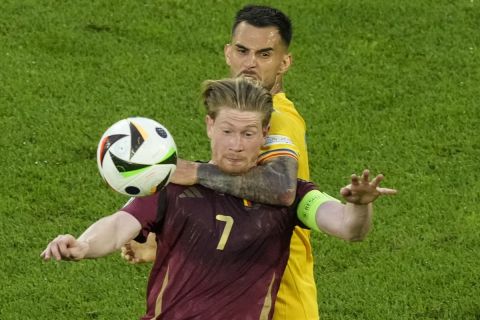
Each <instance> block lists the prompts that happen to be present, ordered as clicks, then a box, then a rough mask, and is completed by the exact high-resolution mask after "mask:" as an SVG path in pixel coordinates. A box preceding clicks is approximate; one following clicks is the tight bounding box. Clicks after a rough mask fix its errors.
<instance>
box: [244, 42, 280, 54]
mask: <svg viewBox="0 0 480 320" xmlns="http://www.w3.org/2000/svg"><path fill="white" fill-rule="evenodd" d="M235 47H237V48H239V49H244V50H250V49H249V48H247V47H245V46H244V45H241V44H239V43H235ZM268 51H273V48H272V47H267V48H262V49H260V50H257V52H258V53H262V52H268Z"/></svg>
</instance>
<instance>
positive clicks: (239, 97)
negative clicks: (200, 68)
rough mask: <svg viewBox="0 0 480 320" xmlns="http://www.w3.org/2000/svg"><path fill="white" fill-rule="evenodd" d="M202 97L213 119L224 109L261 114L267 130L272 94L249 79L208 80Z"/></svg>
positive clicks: (271, 108)
mask: <svg viewBox="0 0 480 320" xmlns="http://www.w3.org/2000/svg"><path fill="white" fill-rule="evenodd" d="M202 97H203V104H204V105H205V109H206V111H207V114H208V115H209V116H210V117H211V118H212V119H215V118H216V116H217V114H218V112H219V111H220V109H222V108H231V109H235V110H239V111H254V112H260V113H261V114H262V115H263V119H262V126H263V127H264V128H265V127H267V126H268V123H269V122H270V117H271V115H272V112H273V102H272V95H271V94H270V92H268V90H266V89H265V88H263V87H262V86H261V85H260V83H259V82H257V81H253V80H251V79H249V78H244V77H238V78H232V79H222V80H207V81H205V82H204V83H203V93H202Z"/></svg>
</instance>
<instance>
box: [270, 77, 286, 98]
mask: <svg viewBox="0 0 480 320" xmlns="http://www.w3.org/2000/svg"><path fill="white" fill-rule="evenodd" d="M280 92H283V81H282V79H281V78H279V79H277V81H275V84H274V85H273V87H272V89H270V93H271V94H272V96H273V95H275V94H277V93H280Z"/></svg>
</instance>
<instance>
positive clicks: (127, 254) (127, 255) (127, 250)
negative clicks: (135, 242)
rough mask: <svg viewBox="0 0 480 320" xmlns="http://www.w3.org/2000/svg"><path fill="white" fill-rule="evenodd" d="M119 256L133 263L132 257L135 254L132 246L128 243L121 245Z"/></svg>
mask: <svg viewBox="0 0 480 320" xmlns="http://www.w3.org/2000/svg"><path fill="white" fill-rule="evenodd" d="M121 256H122V258H123V259H124V260H126V261H127V262H129V263H135V258H134V257H135V255H134V252H133V251H132V247H131V246H130V244H129V243H127V244H125V245H124V246H122V252H121Z"/></svg>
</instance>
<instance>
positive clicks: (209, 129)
mask: <svg viewBox="0 0 480 320" xmlns="http://www.w3.org/2000/svg"><path fill="white" fill-rule="evenodd" d="M214 123H215V120H214V119H212V118H211V117H210V116H209V115H206V116H205V125H206V127H207V136H208V138H209V139H210V140H211V139H212V136H213V124H214Z"/></svg>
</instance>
